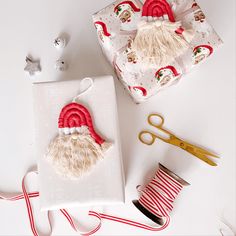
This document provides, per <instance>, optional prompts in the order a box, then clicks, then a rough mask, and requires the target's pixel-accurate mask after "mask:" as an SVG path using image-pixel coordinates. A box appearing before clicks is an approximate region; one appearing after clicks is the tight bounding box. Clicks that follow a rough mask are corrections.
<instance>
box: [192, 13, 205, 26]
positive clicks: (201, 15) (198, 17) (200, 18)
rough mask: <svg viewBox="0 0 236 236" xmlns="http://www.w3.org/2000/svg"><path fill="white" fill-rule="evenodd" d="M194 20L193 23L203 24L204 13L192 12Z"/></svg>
mask: <svg viewBox="0 0 236 236" xmlns="http://www.w3.org/2000/svg"><path fill="white" fill-rule="evenodd" d="M194 19H195V21H198V22H201V23H203V22H204V21H205V19H206V17H205V15H204V13H203V12H202V10H198V11H196V12H194Z"/></svg>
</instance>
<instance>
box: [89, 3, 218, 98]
mask: <svg viewBox="0 0 236 236" xmlns="http://www.w3.org/2000/svg"><path fill="white" fill-rule="evenodd" d="M147 1H149V2H150V1H151V0H147ZM153 2H157V3H155V4H159V8H163V5H162V4H163V2H167V1H166V0H155V1H153ZM153 2H151V3H150V4H149V6H148V9H146V11H147V12H151V14H154V15H155V14H156V15H155V17H154V19H159V18H158V16H159V15H160V12H159V10H158V8H156V6H155V4H153ZM167 3H168V5H169V7H170V9H171V12H172V13H173V15H171V14H169V10H168V9H167V8H165V9H164V10H163V11H164V13H163V12H162V13H163V15H160V16H163V17H162V18H163V20H164V21H165V22H167V21H166V19H167V18H168V17H169V21H176V22H181V27H179V28H178V29H176V30H175V33H176V34H180V35H181V36H184V33H185V34H186V32H187V30H185V29H192V31H193V36H192V37H191V40H189V42H188V44H187V48H186V50H185V51H184V52H183V53H182V54H180V55H177V56H175V57H172V58H171V60H170V61H168V63H166V64H165V62H166V61H165V60H162V64H156V65H155V64H150V65H147V63H144V60H142V58H141V57H140V54H138V53H137V51H135V50H134V47H132V44H133V42H135V37H136V36H137V32H139V30H138V31H137V29H138V27H139V25H140V22H141V21H142V19H143V18H144V16H147V17H146V18H147V19H149V18H148V17H149V15H144V14H143V8H144V6H145V4H144V5H143V3H142V2H141V1H139V0H128V1H122V0H117V1H115V2H114V3H113V4H111V5H109V6H107V7H105V8H104V9H102V10H100V11H99V12H97V13H95V14H94V15H93V21H94V25H95V27H96V29H97V35H98V39H99V43H100V45H101V48H102V50H103V53H104V54H105V56H106V57H107V59H108V61H109V62H110V63H111V64H112V66H113V67H114V70H115V72H116V74H117V76H118V78H119V80H120V81H121V82H122V84H123V85H124V86H125V88H126V89H127V90H128V92H129V93H130V95H131V96H132V98H133V99H134V101H135V102H136V103H140V102H143V101H145V100H147V99H148V98H150V97H151V96H153V95H155V94H156V93H158V92H159V91H160V90H162V89H164V88H166V87H168V86H170V85H172V84H174V83H176V82H177V81H179V80H180V78H181V77H182V76H183V75H184V74H186V73H188V72H189V71H190V70H191V69H192V68H193V67H195V66H196V65H197V64H199V63H200V62H203V61H205V59H206V58H208V57H209V56H210V55H212V54H213V53H214V51H215V49H216V48H217V47H219V46H220V45H221V44H222V40H221V39H220V37H219V36H218V35H217V33H216V32H215V30H214V29H213V28H212V26H211V25H210V24H209V23H208V22H207V20H206V17H205V14H204V13H203V12H202V10H201V8H200V7H199V6H198V4H197V3H196V2H195V1H194V0H169V1H168V2H167ZM158 14H159V15H158ZM172 18H173V20H171V19H172ZM139 34H140V32H139ZM147 37H148V34H147ZM185 37H186V38H187V36H185ZM145 40H146V38H145V39H144V40H143V41H144V42H145ZM152 40H153V39H151V41H152ZM158 40H159V39H158V38H157V41H158ZM148 43H149V42H148ZM168 43H169V42H167V46H168ZM160 44H161V43H160ZM147 45H149V44H147ZM162 45H163V44H162ZM177 45H178V44H177ZM165 46H166V45H163V47H165ZM163 47H161V46H159V48H160V50H163ZM143 51H144V52H145V49H144V50H143ZM149 51H151V52H152V48H151V50H150V48H149ZM164 52H165V51H164ZM145 53H146V52H145ZM156 53H157V54H158V53H159V51H158V50H156ZM148 59H150V58H148ZM157 59H158V57H157Z"/></svg>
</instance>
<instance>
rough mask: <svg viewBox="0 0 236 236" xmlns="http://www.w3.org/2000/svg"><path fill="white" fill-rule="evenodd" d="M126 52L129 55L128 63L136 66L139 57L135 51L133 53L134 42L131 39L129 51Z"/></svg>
mask: <svg viewBox="0 0 236 236" xmlns="http://www.w3.org/2000/svg"><path fill="white" fill-rule="evenodd" d="M125 52H126V53H127V60H128V62H130V63H133V64H136V63H137V56H136V53H135V52H134V51H132V40H131V39H129V40H128V46H127V49H126V51H125Z"/></svg>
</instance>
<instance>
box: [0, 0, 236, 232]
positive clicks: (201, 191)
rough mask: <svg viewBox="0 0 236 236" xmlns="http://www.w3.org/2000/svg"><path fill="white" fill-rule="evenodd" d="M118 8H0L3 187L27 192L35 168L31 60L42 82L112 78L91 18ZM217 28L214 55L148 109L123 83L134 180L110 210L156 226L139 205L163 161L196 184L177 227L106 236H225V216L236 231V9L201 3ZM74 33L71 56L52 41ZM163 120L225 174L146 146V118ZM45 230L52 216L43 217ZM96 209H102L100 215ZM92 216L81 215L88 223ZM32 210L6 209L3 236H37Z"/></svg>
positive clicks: (103, 1) (113, 227) (182, 199)
mask: <svg viewBox="0 0 236 236" xmlns="http://www.w3.org/2000/svg"><path fill="white" fill-rule="evenodd" d="M111 2H112V0H99V1H98V0H97V1H94V0H87V1H83V2H82V1H80V0H70V1H66V0H60V1H55V0H51V1H46V0H42V1H36V0H35V1H30V0H22V1H13V0H8V1H3V0H1V8H0V29H1V34H0V35H1V39H0V96H1V99H0V107H1V118H0V119H1V122H0V124H1V129H0V130H1V132H0V143H1V146H0V147H1V155H0V163H1V164H0V189H1V190H2V191H9V192H10V191H20V184H21V178H22V176H23V174H24V173H25V172H26V170H27V169H28V168H29V167H30V166H32V165H34V164H35V163H36V160H35V157H34V149H33V139H34V132H33V130H34V123H33V107H32V86H31V83H32V82H33V80H32V79H30V78H29V77H28V76H27V75H26V74H25V73H24V71H23V68H24V66H25V61H24V59H25V56H26V55H27V54H30V55H32V56H33V57H34V58H39V59H40V60H41V65H42V70H43V71H42V73H41V74H40V76H38V77H37V80H38V81H48V80H60V79H75V78H82V77H84V76H95V75H103V74H111V73H112V70H111V66H110V65H108V63H107V62H106V61H105V59H104V57H103V55H102V53H101V51H100V48H99V46H98V42H97V38H96V33H95V29H94V27H93V25H92V20H91V15H92V13H94V12H96V11H97V10H100V9H101V8H103V7H105V6H106V5H107V4H109V3H111ZM199 3H200V5H201V7H202V9H203V10H204V11H205V13H206V15H207V17H208V20H209V21H210V23H212V24H213V26H214V27H215V29H216V31H217V32H218V33H219V35H220V36H221V37H222V39H223V41H224V43H225V44H224V45H223V47H221V49H219V50H218V51H217V52H216V53H215V55H213V56H212V57H211V58H209V60H208V61H207V62H206V63H204V64H202V65H201V66H200V67H198V68H197V69H195V70H194V71H193V72H192V73H191V74H189V75H187V76H185V78H184V79H183V80H182V82H181V83H179V84H178V85H177V86H173V87H171V88H169V89H167V90H165V91H163V92H161V93H160V94H159V95H157V96H156V97H154V98H152V99H151V100H150V101H148V102H147V103H145V104H141V105H135V104H134V103H133V102H132V100H131V99H130V98H129V97H128V95H127V94H126V92H125V91H124V90H123V88H122V86H121V84H120V83H118V82H117V84H116V85H117V86H116V88H117V95H118V111H119V119H120V129H121V138H122V147H123V159H124V167H125V176H126V202H127V205H125V206H117V207H104V208H103V209H100V210H101V211H103V212H105V213H110V214H115V215H118V216H125V217H129V218H131V219H134V220H141V221H142V222H147V220H146V218H145V217H143V216H142V215H141V214H139V213H138V211H137V210H136V209H135V208H134V207H133V206H132V205H131V204H130V202H131V200H133V199H136V198H137V197H138V194H137V192H136V189H135V187H136V185H137V184H144V183H147V182H148V180H149V179H150V178H151V177H152V176H153V174H154V172H155V171H156V168H157V166H158V162H159V161H161V162H162V163H163V164H165V165H166V166H167V167H169V168H171V169H173V170H174V171H175V172H176V173H178V174H179V175H181V176H182V177H183V178H185V179H186V180H187V181H189V182H190V183H191V186H189V187H187V188H186V189H185V190H184V191H183V192H182V193H181V195H180V196H179V198H178V200H177V202H176V204H175V209H174V211H173V212H172V224H171V225H170V227H169V228H168V229H167V230H165V231H163V232H161V233H158V234H157V233H149V232H145V231H142V230H139V229H134V228H131V227H128V226H124V225H120V224H115V223H113V222H104V224H103V226H102V229H101V231H99V233H98V235H148V234H150V235H220V233H219V231H218V225H219V224H218V220H219V219H221V218H224V220H225V222H226V223H228V224H229V225H230V226H231V227H232V228H234V231H236V224H235V222H236V216H235V214H236V206H235V199H236V189H235V182H236V176H235V173H236V162H235V158H236V156H235V154H236V153H235V118H236V117H235V1H234V0H228V1H214V0H205V1H204V0H199ZM61 32H65V33H66V34H67V35H68V36H69V38H70V40H69V43H68V46H67V47H66V48H65V50H64V51H63V52H59V51H57V50H56V49H54V48H53V44H52V42H53V40H54V38H55V37H57V36H58V34H59V33H61ZM62 53H63V54H64V55H63V57H64V58H65V59H66V60H67V61H68V62H69V64H70V70H69V71H68V72H66V73H64V74H62V73H56V71H55V70H54V68H53V66H54V62H55V60H56V59H58V58H59V57H60V56H62ZM151 112H158V113H160V114H162V115H163V116H164V117H165V120H166V122H165V126H166V127H167V128H168V129H170V130H171V131H173V132H174V133H175V134H177V135H178V136H180V137H182V138H185V139H187V140H189V141H191V142H194V143H196V144H199V145H202V146H204V147H207V148H209V149H210V150H214V151H215V152H216V153H218V154H220V156H221V160H220V161H219V167H217V168H211V167H209V166H207V165H206V164H204V163H202V162H200V161H199V160H197V159H196V158H194V157H192V156H190V155H188V154H187V153H185V152H183V151H182V150H179V149H177V148H175V147H172V146H169V145H168V144H165V143H162V142H156V143H155V145H153V146H152V147H147V146H144V145H143V144H141V143H139V141H138V139H137V135H138V132H139V131H140V130H142V129H144V128H146V127H147V123H146V117H147V115H148V114H149V113H151ZM34 206H35V212H36V215H37V216H39V217H40V219H41V223H42V224H41V225H42V229H43V230H44V231H45V230H46V227H45V224H46V222H44V220H43V216H44V215H40V214H39V213H38V212H37V207H38V204H37V200H34ZM92 209H96V208H94V207H93V208H92ZM86 211H87V209H72V210H71V212H72V213H73V214H74V215H75V216H77V217H78V216H79V217H80V218H83V219H85V220H83V222H85V221H86V220H87V221H86V222H87V223H86V224H85V226H87V227H88V226H89V220H88V218H87V217H85V216H86ZM54 226H55V231H54V235H72V234H75V233H74V232H73V231H72V230H71V229H70V227H69V225H68V223H67V222H65V220H64V218H62V217H61V216H60V215H57V214H55V220H54ZM30 234H31V231H30V227H29V223H28V218H27V213H26V209H25V207H24V202H21V203H20V202H16V203H12V202H3V201H1V202H0V235H30Z"/></svg>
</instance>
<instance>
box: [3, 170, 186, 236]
mask: <svg viewBox="0 0 236 236" xmlns="http://www.w3.org/2000/svg"><path fill="white" fill-rule="evenodd" d="M31 173H34V174H37V172H28V173H27V174H26V175H25V176H24V178H23V180H22V190H23V193H21V194H17V195H15V196H8V197H7V196H1V195H0V199H3V200H9V201H17V200H21V199H25V203H26V207H27V211H28V216H29V221H30V226H31V231H32V233H33V235H34V236H39V233H38V231H37V229H36V225H35V220H34V216H33V210H32V206H31V203H30V198H35V197H38V196H39V192H31V193H28V192H27V189H26V186H25V181H26V178H27V176H28V175H30V174H31ZM182 188H183V185H181V184H180V183H179V182H178V181H176V180H175V179H174V178H173V177H171V176H170V175H168V174H167V173H166V172H164V171H163V170H161V169H158V171H157V173H156V174H155V176H154V178H153V179H152V181H151V182H150V183H149V184H148V185H147V186H146V187H145V188H144V190H143V191H141V192H142V195H141V197H140V199H139V200H138V201H139V203H140V204H141V205H142V206H143V207H144V208H145V209H147V210H148V211H149V212H151V213H152V214H154V215H155V216H157V217H160V218H163V219H165V222H164V224H163V225H162V226H159V227H152V226H149V225H147V224H142V223H139V222H136V221H132V220H129V219H124V218H121V217H116V216H112V215H108V214H103V213H98V212H95V211H89V215H90V216H93V217H96V218H97V219H98V220H99V222H98V224H97V226H96V227H95V228H94V229H92V230H90V231H89V232H81V231H80V230H79V228H78V226H77V224H76V220H75V219H74V218H73V217H72V216H71V215H70V214H69V213H68V211H67V210H65V209H60V212H61V213H62V214H63V216H64V217H65V218H66V220H67V221H68V222H69V224H70V225H71V227H72V228H73V230H74V231H76V232H78V233H79V234H80V235H83V236H89V235H93V234H94V233H95V232H97V231H98V230H99V229H100V228H101V226H102V220H110V221H115V222H118V223H122V224H126V225H130V226H133V227H137V228H141V229H144V230H148V231H156V232H157V231H161V230H163V229H165V228H166V227H167V226H168V225H169V223H170V216H169V213H170V212H171V211H172V209H173V202H174V200H175V199H176V197H177V195H178V194H179V192H180V191H181V189H182ZM48 222H49V225H50V235H51V233H52V226H51V217H50V211H48Z"/></svg>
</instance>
